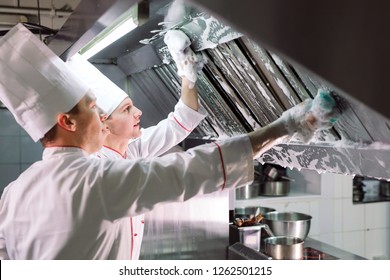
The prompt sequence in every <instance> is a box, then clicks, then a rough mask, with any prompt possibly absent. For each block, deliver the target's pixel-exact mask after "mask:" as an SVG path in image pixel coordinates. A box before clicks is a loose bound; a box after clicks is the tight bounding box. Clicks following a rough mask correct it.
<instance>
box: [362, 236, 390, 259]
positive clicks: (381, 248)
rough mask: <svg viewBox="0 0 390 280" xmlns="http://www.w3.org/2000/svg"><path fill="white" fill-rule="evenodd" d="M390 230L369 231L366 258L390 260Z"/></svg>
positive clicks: (366, 238) (366, 240)
mask: <svg viewBox="0 0 390 280" xmlns="http://www.w3.org/2000/svg"><path fill="white" fill-rule="evenodd" d="M389 236H390V230H389V229H375V230H368V231H367V232H366V237H365V250H366V258H368V259H373V258H374V257H376V258H378V257H380V258H382V257H385V258H386V259H388V260H389V259H390V243H389Z"/></svg>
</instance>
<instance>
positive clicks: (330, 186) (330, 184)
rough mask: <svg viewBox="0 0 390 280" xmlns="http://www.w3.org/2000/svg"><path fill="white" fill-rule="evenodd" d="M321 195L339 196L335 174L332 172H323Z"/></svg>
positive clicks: (327, 196) (328, 196) (325, 196)
mask: <svg viewBox="0 0 390 280" xmlns="http://www.w3.org/2000/svg"><path fill="white" fill-rule="evenodd" d="M321 196H322V197H323V198H334V197H337V196H336V194H335V186H334V174H332V173H323V174H321Z"/></svg>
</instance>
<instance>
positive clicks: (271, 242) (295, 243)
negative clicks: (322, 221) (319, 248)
mask: <svg viewBox="0 0 390 280" xmlns="http://www.w3.org/2000/svg"><path fill="white" fill-rule="evenodd" d="M303 243H304V241H303V240H302V239H300V238H296V237H291V236H274V237H268V238H266V239H264V245H265V251H264V252H265V254H266V255H267V256H270V257H272V258H273V259H275V260H301V259H303Z"/></svg>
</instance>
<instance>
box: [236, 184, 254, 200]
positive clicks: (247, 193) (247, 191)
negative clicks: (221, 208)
mask: <svg viewBox="0 0 390 280" xmlns="http://www.w3.org/2000/svg"><path fill="white" fill-rule="evenodd" d="M259 185H260V183H259V181H254V182H253V183H252V184H249V185H245V186H242V187H239V188H236V199H238V200H241V199H250V198H256V197H258V196H259Z"/></svg>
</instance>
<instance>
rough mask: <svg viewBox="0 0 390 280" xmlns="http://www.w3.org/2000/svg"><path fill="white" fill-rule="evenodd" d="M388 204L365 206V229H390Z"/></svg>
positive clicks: (389, 205)
mask: <svg viewBox="0 0 390 280" xmlns="http://www.w3.org/2000/svg"><path fill="white" fill-rule="evenodd" d="M389 214H390V203H389V202H381V203H368V204H366V205H365V220H366V228H367V229H370V230H371V229H383V228H390V218H389Z"/></svg>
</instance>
